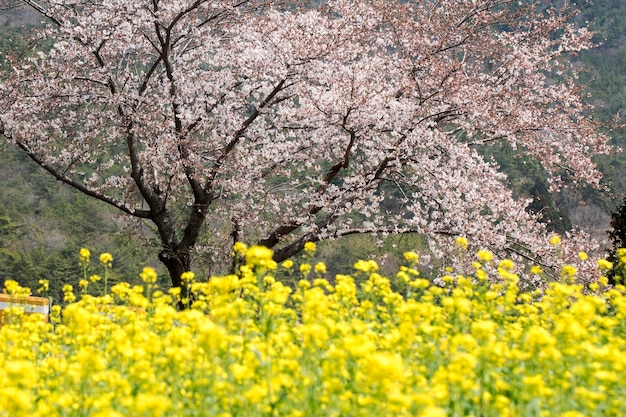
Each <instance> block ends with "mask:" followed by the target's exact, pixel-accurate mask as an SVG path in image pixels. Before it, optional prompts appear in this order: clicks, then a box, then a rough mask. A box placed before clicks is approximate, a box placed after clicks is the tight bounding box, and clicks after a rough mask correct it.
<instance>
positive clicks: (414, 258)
mask: <svg viewBox="0 0 626 417" xmlns="http://www.w3.org/2000/svg"><path fill="white" fill-rule="evenodd" d="M404 259H406V260H407V261H409V262H411V263H418V262H419V260H420V257H419V255H418V254H417V253H415V252H413V251H409V252H404Z"/></svg>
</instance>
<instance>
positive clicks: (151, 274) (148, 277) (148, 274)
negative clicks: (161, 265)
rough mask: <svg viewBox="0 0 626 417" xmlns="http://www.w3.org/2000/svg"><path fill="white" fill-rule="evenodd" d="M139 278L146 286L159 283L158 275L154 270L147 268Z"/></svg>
mask: <svg viewBox="0 0 626 417" xmlns="http://www.w3.org/2000/svg"><path fill="white" fill-rule="evenodd" d="M139 277H140V278H141V280H142V281H143V282H145V283H146V284H154V283H155V282H156V281H157V273H156V271H155V270H154V268H151V267H149V266H146V267H145V268H144V269H143V271H142V272H141V273H140V274H139Z"/></svg>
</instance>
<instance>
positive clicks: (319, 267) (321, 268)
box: [314, 262, 326, 275]
mask: <svg viewBox="0 0 626 417" xmlns="http://www.w3.org/2000/svg"><path fill="white" fill-rule="evenodd" d="M314 271H315V273H316V274H320V275H324V274H325V273H326V264H325V263H324V262H318V263H316V264H315V268H314Z"/></svg>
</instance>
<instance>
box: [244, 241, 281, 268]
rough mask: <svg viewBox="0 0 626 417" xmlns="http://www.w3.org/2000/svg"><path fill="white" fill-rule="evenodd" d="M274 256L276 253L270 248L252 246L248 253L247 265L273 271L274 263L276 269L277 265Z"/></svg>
mask: <svg viewBox="0 0 626 417" xmlns="http://www.w3.org/2000/svg"><path fill="white" fill-rule="evenodd" d="M272 256H274V252H272V250H271V249H270V248H267V247H265V246H258V245H255V246H251V247H250V248H249V249H248V251H247V252H246V265H248V266H253V265H258V266H265V267H268V268H270V269H273V268H271V265H272V263H273V264H274V267H275V266H276V265H275V263H274V261H273V260H272Z"/></svg>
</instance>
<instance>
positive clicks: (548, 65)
mask: <svg viewBox="0 0 626 417" xmlns="http://www.w3.org/2000/svg"><path fill="white" fill-rule="evenodd" d="M23 3H24V4H28V5H30V6H32V7H33V8H35V9H36V10H38V11H39V12H41V13H42V14H43V15H44V16H45V17H46V18H47V21H48V25H47V26H46V27H45V28H44V29H42V30H40V31H33V40H32V41H31V42H30V43H29V44H28V45H30V46H31V47H32V48H31V49H29V50H28V51H26V53H22V52H23V51H20V53H19V54H15V55H14V56H11V57H10V63H11V65H12V67H13V71H12V72H11V73H10V74H7V76H6V77H3V78H2V81H1V82H0V131H1V132H2V133H3V134H4V136H5V137H6V138H7V139H8V141H9V142H10V143H12V144H13V145H14V146H16V147H18V148H19V149H21V150H22V151H23V152H24V153H25V154H26V155H28V156H29V157H30V158H31V159H33V160H34V161H35V162H37V164H39V165H40V166H41V167H43V168H44V169H45V170H46V171H47V172H48V173H50V174H51V175H53V176H54V177H55V178H56V179H58V180H60V181H62V182H64V183H66V184H69V185H71V186H73V187H74V188H76V189H78V190H79V191H81V192H83V193H85V194H87V195H88V196H90V197H93V198H95V199H97V200H100V201H101V202H104V203H106V204H108V205H110V206H112V207H114V208H116V209H118V210H120V212H121V213H124V214H126V215H128V216H129V217H132V218H134V219H136V220H138V221H140V222H143V221H148V222H151V223H152V224H153V226H154V229H155V234H156V235H158V236H159V240H160V245H161V252H160V255H159V258H160V260H161V261H162V262H163V263H164V265H165V266H166V267H167V269H168V271H169V274H170V276H171V279H172V282H173V284H174V285H175V286H178V285H180V284H181V281H180V279H181V278H180V277H181V276H182V273H184V272H185V271H188V270H189V269H191V264H192V261H193V260H194V258H197V257H198V255H201V254H211V258H212V259H214V260H216V262H221V265H222V266H224V267H226V268H227V267H230V265H231V264H232V262H230V260H229V259H228V258H229V257H230V253H229V252H230V250H229V248H230V247H231V245H232V243H233V242H234V241H235V240H243V241H246V242H249V243H257V244H260V245H263V246H266V247H269V248H273V249H274V254H275V255H274V256H275V258H276V260H277V261H281V260H284V259H287V258H288V257H290V256H292V255H294V254H295V253H298V252H299V251H301V250H302V249H303V247H304V245H305V244H306V243H307V242H316V241H319V240H325V239H335V238H339V237H342V236H347V235H353V234H358V233H382V234H385V233H409V232H413V233H419V234H421V235H423V236H427V237H428V238H429V239H431V241H436V240H437V239H440V238H444V240H445V239H447V240H448V241H449V240H450V237H451V236H452V237H454V236H457V235H460V234H464V235H467V236H468V237H471V238H472V241H473V242H480V243H481V244H483V245H493V247H494V248H499V249H502V248H505V249H512V248H520V247H526V248H528V249H529V252H527V253H538V252H541V251H542V250H543V249H542V248H540V247H539V246H538V245H540V243H539V242H543V241H544V240H545V239H542V238H541V234H542V232H543V228H542V227H541V226H540V225H537V223H536V218H535V217H534V216H532V215H530V214H528V213H527V212H526V211H525V208H526V207H525V202H524V201H519V200H516V199H515V198H513V196H512V195H511V191H510V190H509V189H508V188H507V184H506V178H505V176H504V175H502V174H500V173H498V172H497V170H496V169H495V167H494V166H493V165H492V164H490V163H487V162H485V161H484V160H483V158H482V157H481V156H480V154H479V152H477V149H480V148H481V147H483V146H484V145H485V144H490V143H494V142H504V143H508V144H509V145H511V146H512V147H513V148H514V149H516V152H519V153H520V154H528V155H531V156H532V157H533V158H535V159H537V160H538V161H539V162H540V163H541V165H542V167H543V169H544V170H545V172H546V174H547V175H548V176H549V183H550V184H551V185H556V186H558V184H559V179H560V174H561V173H562V172H563V169H567V172H568V175H570V176H571V178H572V179H573V180H575V181H579V182H585V181H587V182H589V183H590V184H592V185H598V184H599V181H600V174H599V172H598V171H597V170H596V169H595V168H594V164H593V163H592V161H591V157H592V156H593V155H595V154H597V153H607V152H609V151H610V148H609V147H607V146H606V141H607V140H608V138H607V137H606V136H604V135H603V134H600V133H598V125H597V123H595V122H594V121H593V120H592V119H590V118H588V117H587V112H588V110H590V107H589V106H587V105H585V104H584V103H582V102H581V100H580V97H579V96H578V93H579V91H577V89H576V88H573V87H572V86H573V85H574V80H575V78H576V75H577V73H576V68H573V67H572V66H571V65H570V64H569V61H568V59H567V58H568V57H569V55H570V54H573V53H577V52H578V51H580V50H584V49H586V48H588V47H589V46H590V42H589V39H590V37H591V35H590V34H589V33H588V32H587V31H586V30H585V29H582V28H578V27H576V25H575V24H574V23H573V22H572V21H570V20H569V17H570V14H569V13H568V12H567V11H564V10H562V9H561V8H548V9H546V8H545V6H544V3H543V2H521V4H520V3H519V2H513V1H511V2H501V1H496V0H480V1H476V2H466V1H461V2H459V1H456V0H444V1H438V2H416V1H389V0H371V1H362V2H353V1H349V0H333V1H326V2H307V1H302V2H282V1H243V2H229V1H220V2H215V1H190V0H167V1H160V2H149V1H135V2H128V1H122V0H113V1H107V2H104V3H97V4H96V3H93V2H87V1H78V2H76V1H72V2H60V3H59V2H45V1H44V2H35V1H30V0H24V1H23ZM550 73H558V74H560V77H558V78H550V77H547V76H546V74H550ZM433 244H438V243H437V242H435V243H433ZM517 252H519V251H517Z"/></svg>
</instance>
